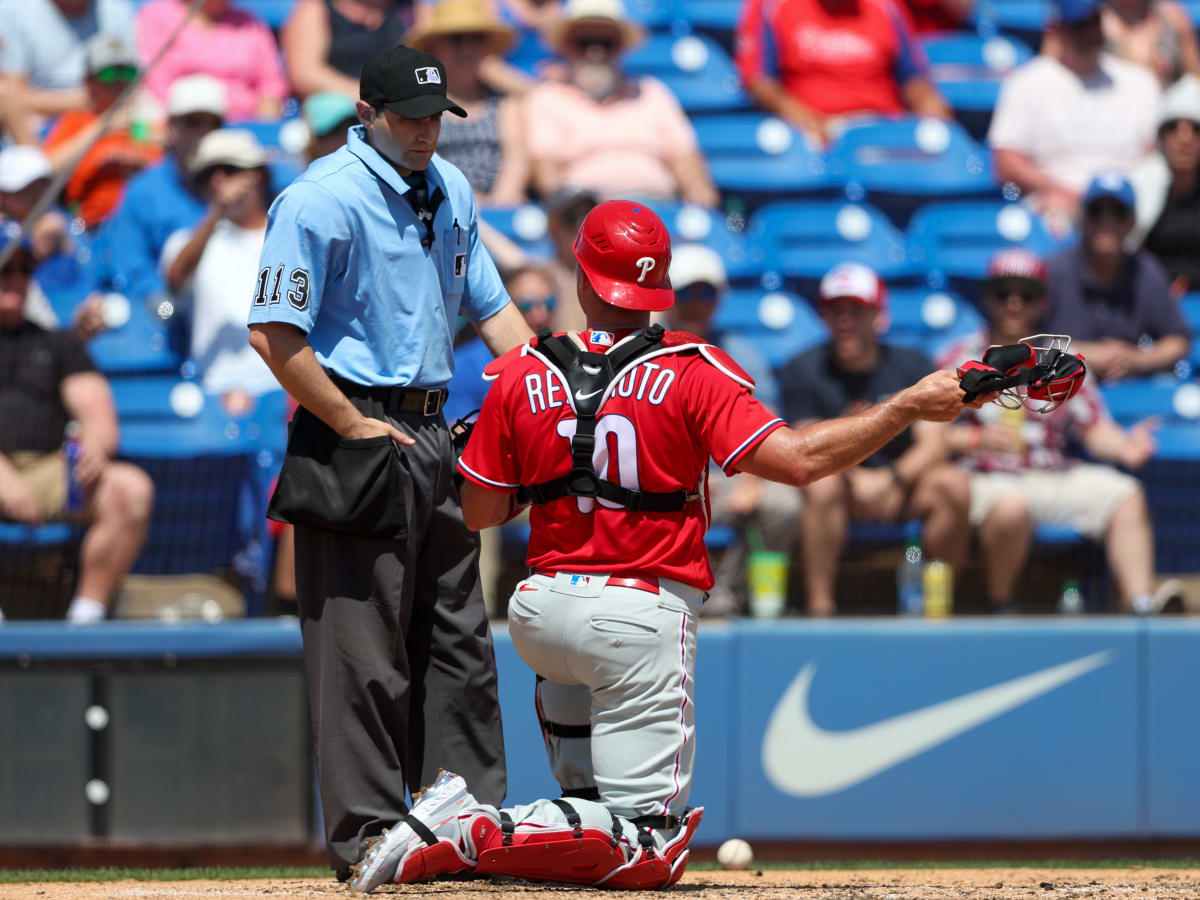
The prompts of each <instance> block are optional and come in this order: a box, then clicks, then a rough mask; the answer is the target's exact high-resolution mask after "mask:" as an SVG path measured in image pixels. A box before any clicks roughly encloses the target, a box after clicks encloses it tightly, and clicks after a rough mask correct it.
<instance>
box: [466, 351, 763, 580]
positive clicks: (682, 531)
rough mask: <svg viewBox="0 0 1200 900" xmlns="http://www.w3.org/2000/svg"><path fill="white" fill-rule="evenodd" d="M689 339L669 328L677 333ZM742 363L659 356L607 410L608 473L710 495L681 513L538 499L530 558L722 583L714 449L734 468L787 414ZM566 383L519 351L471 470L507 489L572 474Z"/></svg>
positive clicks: (602, 470)
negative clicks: (712, 496)
mask: <svg viewBox="0 0 1200 900" xmlns="http://www.w3.org/2000/svg"><path fill="white" fill-rule="evenodd" d="M583 337H584V338H585V340H587V341H588V349H589V350H592V351H594V352H597V353H605V352H607V351H608V350H610V349H611V347H612V345H613V344H614V343H616V342H618V341H620V340H621V338H622V337H624V334H617V335H613V334H611V333H609V332H603V331H596V332H584V334H583ZM685 337H686V336H685ZM679 339H680V335H679V333H674V334H671V333H668V342H676V343H677V342H678V341H679ZM717 359H718V362H719V361H720V359H719V357H717ZM735 368H736V367H722V368H718V366H717V365H714V364H713V363H710V362H709V361H708V360H707V359H705V358H704V357H703V356H701V355H700V354H699V353H698V352H696V351H695V350H691V351H684V352H680V353H663V354H658V355H652V356H651V357H650V358H647V359H644V360H643V361H642V362H640V363H639V364H638V365H637V366H636V367H635V368H633V369H632V370H630V371H629V372H628V373H627V374H626V375H624V376H623V377H622V378H620V379H619V380H618V382H617V385H616V387H615V388H614V389H613V391H612V392H611V395H610V396H609V398H608V399H607V400H606V401H605V402H604V405H603V406H602V407H601V409H600V413H599V415H598V416H597V418H596V450H595V453H594V455H593V457H592V462H593V466H594V468H595V470H596V472H597V474H598V475H599V476H600V477H601V478H607V479H608V480H610V481H614V482H617V483H618V484H621V485H623V486H624V487H627V488H632V489H636V490H642V491H653V492H666V491H678V490H681V489H684V490H689V491H691V490H693V489H695V488H697V487H699V493H700V494H701V499H700V500H698V501H695V502H692V503H688V504H687V506H686V507H685V508H684V509H683V510H682V511H678V512H630V511H629V510H626V509H623V508H610V505H609V504H607V503H606V501H603V500H593V499H591V498H587V497H561V498H559V499H557V500H552V501H551V502H549V503H545V504H541V505H535V506H533V507H532V508H531V510H530V514H529V515H530V525H531V526H532V533H531V534H530V537H529V553H528V556H527V563H528V564H529V566H531V567H534V568H538V569H550V570H557V571H572V572H600V573H617V572H639V573H644V574H648V575H657V576H659V577H662V578H671V579H674V580H676V581H681V582H684V583H685V584H690V585H693V586H694V587H698V588H701V589H703V590H708V589H709V588H711V587H712V584H713V574H712V568H711V567H710V566H709V562H708V553H707V551H706V549H705V546H704V533H705V531H707V530H708V521H709V515H708V483H707V473H708V461H709V458H710V457H711V458H712V459H713V460H715V461H716V463H717V464H718V465H719V466H721V468H722V469H724V470H725V472H726V473H727V474H732V473H734V472H735V471H736V469H737V464H738V462H739V460H741V458H742V457H743V456H745V454H746V453H747V452H748V451H749V450H751V449H752V448H753V447H755V446H757V445H758V443H759V442H761V441H762V440H763V439H764V438H765V437H766V436H767V435H768V434H770V433H771V432H772V431H774V430H775V429H776V428H779V427H780V426H782V425H783V424H784V422H783V420H782V419H780V418H778V417H777V416H775V415H774V414H773V413H771V412H770V411H769V410H767V408H766V407H765V406H763V405H762V404H761V403H759V402H758V401H757V400H755V399H754V398H753V397H752V396H751V394H750V390H749V389H748V388H747V387H746V385H745V384H742V383H739V380H740V378H741V375H740V373H739V372H736V371H734V370H735ZM723 369H724V370H723ZM735 375H736V376H737V379H735V377H734V376H735ZM566 390H567V388H566V386H565V384H564V383H563V382H561V381H560V380H559V379H558V377H557V376H556V375H555V374H554V373H553V372H552V371H551V370H550V369H549V367H548V366H547V365H546V364H545V363H544V362H542V361H541V360H540V359H538V358H537V357H536V356H533V355H524V356H519V357H517V358H515V359H514V360H513V361H512V362H509V363H508V364H507V365H505V366H504V368H503V370H502V371H501V372H500V375H499V378H498V379H497V381H496V383H495V384H494V385H493V386H492V389H491V390H490V391H489V392H488V395H487V400H486V401H484V404H483V410H482V411H481V412H480V414H479V419H478V422H477V423H476V425H475V430H474V432H473V433H472V434H471V439H470V441H469V442H468V444H467V448H466V450H465V451H464V453H463V456H462V459H461V460H460V461H459V470H460V471H461V472H462V473H463V475H464V476H465V477H467V478H469V479H471V480H472V481H474V482H475V483H476V484H479V485H481V486H483V487H485V488H489V489H491V490H494V491H502V492H507V493H512V492H514V491H516V490H517V488H518V487H519V486H520V485H529V484H540V483H542V482H545V481H549V480H551V479H553V478H558V477H560V476H562V475H565V474H566V473H567V472H568V471H569V470H570V468H571V451H570V440H571V436H572V435H573V434H574V433H575V413H574V411H573V409H572V407H571V404H570V402H568V400H567V399H566V396H565V393H566Z"/></svg>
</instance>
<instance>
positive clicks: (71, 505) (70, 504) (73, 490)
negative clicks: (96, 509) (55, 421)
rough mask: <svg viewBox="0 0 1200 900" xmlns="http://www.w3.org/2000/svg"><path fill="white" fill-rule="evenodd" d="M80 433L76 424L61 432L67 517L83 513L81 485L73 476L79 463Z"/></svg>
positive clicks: (72, 423)
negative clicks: (65, 463)
mask: <svg viewBox="0 0 1200 900" xmlns="http://www.w3.org/2000/svg"><path fill="white" fill-rule="evenodd" d="M80 431H81V429H80V427H79V423H78V422H68V423H67V427H66V430H65V431H64V432H63V433H64V435H65V436H66V437H65V440H64V441H63V456H65V457H66V459H67V513H68V515H78V514H79V513H81V512H83V506H84V496H83V485H82V484H80V483H79V478H78V477H77V476H76V474H75V467H76V465H77V464H78V463H79V433H80Z"/></svg>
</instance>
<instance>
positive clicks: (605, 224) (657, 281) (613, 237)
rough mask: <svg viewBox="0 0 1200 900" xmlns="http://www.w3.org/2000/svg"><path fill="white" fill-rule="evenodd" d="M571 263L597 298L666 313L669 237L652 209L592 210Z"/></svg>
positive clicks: (607, 206)
mask: <svg viewBox="0 0 1200 900" xmlns="http://www.w3.org/2000/svg"><path fill="white" fill-rule="evenodd" d="M575 259H576V260H578V261H579V268H581V269H582V270H583V274H584V275H586V276H587V279H588V281H589V282H590V283H591V285H592V287H593V288H595V290H596V293H597V294H598V295H599V297H600V299H601V300H603V301H605V302H606V303H611V304H612V305H613V306H620V307H623V308H624V309H648V310H663V309H670V308H671V306H672V305H674V303H675V291H674V290H673V289H672V288H671V277H670V274H669V270H670V268H671V236H670V235H669V234H668V233H667V226H666V225H664V224H663V221H662V219H660V218H659V217H658V216H657V215H655V213H654V212H653V210H651V209H650V208H649V207H647V206H643V205H642V204H641V203H631V202H630V201H628V200H609V201H607V202H605V203H601V204H599V205H598V206H596V207H594V208H593V209H592V211H591V212H589V213H588V214H587V217H586V218H585V219H584V220H583V224H582V225H580V226H579V234H578V235H576V236H575Z"/></svg>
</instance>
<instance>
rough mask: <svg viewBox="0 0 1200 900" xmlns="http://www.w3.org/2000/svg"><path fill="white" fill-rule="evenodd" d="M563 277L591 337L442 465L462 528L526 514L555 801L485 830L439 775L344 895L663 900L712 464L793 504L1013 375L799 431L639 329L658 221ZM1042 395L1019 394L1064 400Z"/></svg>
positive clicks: (509, 814)
mask: <svg viewBox="0 0 1200 900" xmlns="http://www.w3.org/2000/svg"><path fill="white" fill-rule="evenodd" d="M575 257H576V260H577V262H578V268H577V282H578V293H579V303H580V305H581V307H582V308H583V312H584V313H585V315H586V317H587V322H588V330H587V331H585V332H583V333H581V334H573V333H572V334H566V335H561V334H560V335H553V334H550V333H549V332H542V333H541V334H539V335H538V336H537V337H536V338H535V339H534V340H532V341H531V342H529V343H528V344H525V345H523V346H521V347H519V348H517V349H515V350H513V351H510V352H509V353H508V354H506V355H504V356H502V357H500V358H498V359H497V360H495V361H494V362H493V363H492V364H491V365H489V367H488V369H487V370H486V371H487V374H488V376H489V377H491V378H494V379H495V384H494V385H493V386H492V389H491V391H490V392H489V393H488V396H487V400H486V401H485V403H484V406H483V409H482V411H481V412H480V414H479V419H478V421H477V423H476V425H475V428H474V431H473V432H472V434H471V437H470V440H469V441H468V443H467V447H466V450H465V452H464V453H463V456H462V458H461V459H460V460H459V464H458V468H459V471H460V472H461V473H462V475H463V476H464V477H465V479H466V483H465V485H464V489H463V511H464V516H465V519H466V522H467V525H468V527H470V528H474V529H479V528H484V527H487V526H489V525H496V524H499V523H501V522H504V521H505V520H507V519H508V518H510V517H511V516H513V515H514V514H515V513H516V512H517V511H518V510H519V509H521V508H523V507H524V505H525V504H526V503H528V504H531V510H530V526H531V534H530V538H529V549H528V557H527V562H528V565H529V567H530V575H529V577H528V578H527V579H526V580H524V581H522V582H521V583H520V584H519V585H518V586H517V588H516V591H515V592H514V593H513V595H512V598H511V600H510V602H509V613H508V615H509V626H510V633H511V635H512V639H513V644H514V645H515V647H516V649H517V651H518V652H519V653H520V654H521V658H522V659H524V660H525V662H526V663H527V664H528V665H529V666H530V667H531V668H533V669H534V670H535V671H536V672H537V673H538V676H539V677H538V684H537V696H536V702H537V710H538V715H539V719H540V720H541V725H542V731H543V734H544V736H545V742H546V748H547V753H548V755H549V761H550V766H551V769H552V770H553V772H554V775H555V777H556V779H557V780H558V782H559V784H560V785H561V786H562V789H563V795H562V797H560V798H558V799H554V800H547V799H543V800H536V801H534V802H532V803H530V804H528V805H525V806H515V807H511V808H507V809H497V808H495V807H492V806H488V805H486V804H482V803H479V802H478V801H477V800H476V799H475V798H474V797H473V796H472V795H471V794H470V793H469V792H468V791H467V787H466V785H465V783H464V781H463V779H462V778H460V777H458V776H456V775H453V774H450V773H443V774H442V775H441V776H439V777H438V779H437V780H436V781H435V782H434V784H433V785H432V786H431V787H430V788H429V789H428V790H427V791H426V792H425V793H424V794H423V795H422V796H421V797H420V799H419V801H418V802H417V803H416V804H415V805H414V806H413V809H412V812H411V813H410V814H409V815H407V816H406V817H405V818H404V819H402V820H401V821H399V822H397V823H396V825H395V827H394V828H392V829H391V830H390V831H388V832H386V833H385V836H384V837H382V838H381V839H380V840H378V841H377V842H376V843H375V844H373V845H372V846H371V847H370V849H369V850H368V852H367V854H366V856H365V858H364V859H363V861H362V863H361V864H360V865H359V866H357V867H356V869H355V872H354V874H353V878H352V881H351V887H352V888H353V889H355V890H359V891H370V890H372V889H373V888H374V887H376V886H377V885H379V884H382V883H384V882H386V881H397V882H410V881H414V880H417V879H421V878H428V877H431V876H437V875H440V874H443V873H452V872H463V871H469V872H478V873H496V874H505V875H514V876H519V877H522V878H529V879H535V880H543V881H557V882H569V883H577V884H592V885H601V886H605V887H613V888H658V887H666V886H669V885H671V884H674V883H675V882H676V881H677V880H678V879H679V878H680V877H681V876H682V874H683V871H684V868H685V866H686V864H687V858H688V844H689V842H690V841H691V839H692V836H693V835H694V834H695V831H696V828H697V826H699V824H700V819H701V815H702V812H703V810H702V809H700V808H693V807H690V806H689V805H688V800H689V793H690V790H691V783H692V772H693V760H694V758H695V740H694V713H695V704H694V701H693V683H694V678H693V671H694V665H695V656H696V621H697V617H698V614H699V611H700V605H701V603H702V602H703V600H704V597H705V592H706V591H707V590H708V589H709V588H711V587H712V584H713V574H712V569H711V568H710V566H709V561H708V554H707V552H706V549H705V545H704V533H705V531H706V529H707V527H708V485H707V478H708V471H709V465H708V463H709V459H710V458H711V459H713V460H715V461H716V462H717V463H718V464H719V465H720V466H721V468H722V469H723V470H724V471H725V473H726V474H727V475H733V474H735V473H737V472H751V473H753V474H755V475H758V476H759V477H761V478H767V479H771V480H773V481H779V482H783V483H786V484H793V485H804V484H807V483H809V482H811V481H814V480H816V479H818V478H823V477H825V476H827V475H831V474H833V473H836V472H840V471H842V470H844V469H846V468H848V467H849V466H853V465H855V464H856V463H858V462H859V461H861V460H862V459H864V458H865V457H867V456H868V455H870V454H871V453H873V452H874V451H876V450H877V449H878V448H880V447H881V446H883V444H885V443H886V442H887V441H889V440H891V438H893V437H894V436H895V435H897V434H899V433H900V432H901V431H902V430H903V429H904V428H906V427H908V426H909V425H910V424H912V423H913V422H914V421H916V420H918V419H927V420H931V421H943V422H944V421H949V420H951V419H953V418H955V417H956V416H957V415H958V414H959V413H960V412H961V411H962V409H963V404H964V402H966V403H967V404H968V405H970V406H973V407H975V408H978V407H979V406H981V405H982V404H983V403H984V402H986V401H987V400H990V399H991V398H992V396H993V395H992V393H991V392H992V391H993V390H1000V389H1005V390H1007V389H1009V388H1007V387H1002V386H1001V382H1003V381H1004V380H1005V379H1007V378H1009V374H1008V373H1009V370H1010V369H1011V368H1012V367H1013V366H1019V365H1020V363H1019V362H1010V361H1009V359H1008V358H1007V357H1006V358H1005V359H1003V360H1000V359H996V360H994V361H993V362H994V363H995V364H992V363H989V364H988V371H987V373H985V374H988V375H990V376H991V377H993V378H995V377H997V376H996V375H995V373H999V376H998V377H999V381H997V382H996V383H995V386H993V385H992V383H990V382H986V381H985V382H983V383H980V384H974V383H973V385H972V387H973V390H972V395H973V396H972V397H971V398H970V399H969V400H964V394H963V388H962V387H961V386H960V384H959V375H958V374H957V373H956V372H954V371H950V370H946V371H940V372H934V373H932V374H930V375H928V376H926V377H925V378H923V379H921V380H920V381H919V382H917V383H916V384H915V385H912V386H911V387H908V388H906V389H905V390H903V391H900V392H899V393H897V394H895V395H893V396H892V397H890V398H889V399H887V400H884V401H882V402H880V403H877V404H876V405H874V406H872V407H870V408H868V409H866V410H864V411H862V412H860V413H857V414H855V415H851V416H845V417H843V418H840V419H835V420H831V421H827V422H818V423H815V424H813V425H809V426H807V427H805V428H802V429H799V430H794V429H791V428H789V427H787V425H786V423H784V422H783V421H782V420H781V419H779V418H778V417H776V416H775V415H774V414H772V413H771V412H770V411H768V410H767V409H766V408H765V407H764V406H763V405H762V404H761V403H759V402H758V401H757V400H755V399H754V396H753V390H754V383H753V381H752V380H751V379H750V377H749V376H748V375H747V374H746V373H745V372H744V371H743V370H742V369H741V367H740V366H739V365H738V364H737V362H735V361H734V360H733V359H732V358H730V357H729V356H728V355H727V354H725V353H723V352H722V351H721V350H719V349H718V348H716V347H714V346H712V345H710V344H707V343H705V342H704V341H703V340H701V339H700V338H697V337H696V336H694V335H691V334H687V333H684V332H675V331H665V330H663V329H662V328H661V327H657V326H655V327H648V326H649V321H650V313H651V312H652V311H654V310H664V309H667V308H668V307H670V306H671V305H672V303H673V302H674V294H673V291H672V289H671V283H670V279H669V278H668V275H667V271H668V268H669V266H670V261H671V242H670V238H669V236H668V234H667V230H666V227H665V226H664V225H663V223H662V221H660V220H659V218H658V216H656V215H655V214H654V213H653V212H651V211H650V210H649V209H647V208H646V207H644V206H641V205H639V204H636V203H630V202H627V201H611V202H608V203H602V204H600V205H599V206H597V207H596V208H595V209H593V210H592V211H591V212H590V213H589V214H588V216H587V218H586V219H585V220H584V222H583V225H582V227H581V228H580V230H579V234H578V236H577V237H576V240H575ZM1001 362H1003V363H1007V364H1008V365H1006V367H1005V368H1003V369H1000V368H999V367H998V366H999V364H1000V363H1001ZM1039 365H1040V363H1039ZM967 371H968V372H972V371H976V369H974V368H971V369H968V370H967ZM1054 372H1057V370H1054ZM982 377H983V376H982V375H980V376H975V375H972V376H971V378H972V379H975V378H982ZM1044 377H1048V376H1044ZM1057 378H1058V376H1057V375H1055V377H1054V378H1051V379H1050V381H1049V382H1047V383H1046V385H1045V386H1042V384H1041V382H1040V381H1039V382H1038V386H1036V387H1035V386H1034V384H1033V382H1030V383H1029V384H1028V385H1027V386H1026V389H1027V390H1029V391H1034V390H1037V391H1041V390H1043V389H1045V390H1047V391H1053V394H1052V395H1051V394H1047V396H1054V397H1058V396H1059V394H1060V388H1058V387H1057V386H1053V387H1052V385H1057Z"/></svg>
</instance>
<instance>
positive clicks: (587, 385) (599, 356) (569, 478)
mask: <svg viewBox="0 0 1200 900" xmlns="http://www.w3.org/2000/svg"><path fill="white" fill-rule="evenodd" d="M662 340H663V327H662V326H661V325H652V326H651V327H649V328H647V329H646V330H645V331H643V332H641V333H640V334H637V335H634V336H633V337H630V338H628V339H626V340H625V341H624V342H622V343H621V344H620V345H618V346H616V347H614V348H613V349H612V350H610V351H609V352H608V353H594V352H592V351H590V350H584V349H582V348H580V347H579V345H578V344H576V343H575V342H574V341H573V340H571V339H570V338H569V337H567V336H566V335H557V336H556V335H553V334H551V333H550V330H549V329H542V331H540V332H539V333H538V337H537V341H536V343H535V344H534V347H535V349H536V350H537V351H538V353H539V354H540V355H541V357H542V358H543V359H544V360H545V361H546V363H547V365H549V366H551V367H552V368H553V369H554V370H555V371H556V372H558V374H559V375H560V376H561V377H562V380H563V381H564V382H565V384H566V385H567V391H568V393H569V394H570V401H571V405H572V406H573V407H574V408H575V416H576V426H575V436H574V437H572V438H571V470H570V471H569V472H568V473H567V474H566V475H563V476H561V477H559V478H552V479H551V480H549V481H543V482H541V483H540V484H530V485H525V486H523V487H522V489H521V492H520V493H519V494H518V500H519V501H521V502H523V501H524V500H525V499H526V497H527V498H528V501H529V502H531V503H549V502H550V501H551V500H558V499H559V498H560V497H598V498H600V499H601V500H607V501H609V502H610V503H615V504H616V505H618V506H621V507H624V508H625V509H630V510H640V511H643V512H677V511H679V510H681V509H683V508H684V507H685V506H686V505H687V504H688V503H690V502H692V501H694V500H697V499H699V496H700V495H699V494H698V493H695V492H689V491H686V490H679V491H666V492H655V491H638V490H633V489H632V488H627V487H622V486H621V485H619V484H617V483H616V482H613V481H609V480H608V479H601V478H600V477H599V476H597V475H596V472H595V469H594V468H593V466H592V454H593V452H594V451H595V449H596V415H597V413H599V411H600V405H601V404H602V403H603V401H604V400H605V398H607V396H608V393H609V388H610V386H611V385H612V383H613V381H614V380H616V378H617V375H618V374H620V373H621V372H622V371H623V370H624V369H625V368H626V367H627V366H628V365H629V364H630V363H633V362H636V361H637V360H638V359H639V358H640V357H642V356H645V355H647V354H649V353H652V352H654V351H655V350H658V349H660V347H661V346H662Z"/></svg>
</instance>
